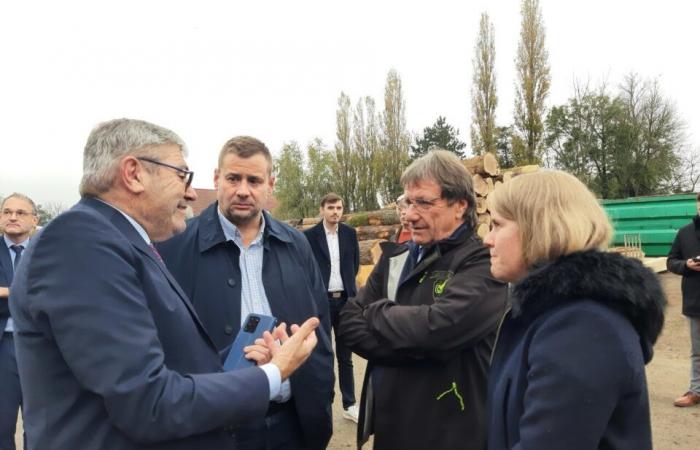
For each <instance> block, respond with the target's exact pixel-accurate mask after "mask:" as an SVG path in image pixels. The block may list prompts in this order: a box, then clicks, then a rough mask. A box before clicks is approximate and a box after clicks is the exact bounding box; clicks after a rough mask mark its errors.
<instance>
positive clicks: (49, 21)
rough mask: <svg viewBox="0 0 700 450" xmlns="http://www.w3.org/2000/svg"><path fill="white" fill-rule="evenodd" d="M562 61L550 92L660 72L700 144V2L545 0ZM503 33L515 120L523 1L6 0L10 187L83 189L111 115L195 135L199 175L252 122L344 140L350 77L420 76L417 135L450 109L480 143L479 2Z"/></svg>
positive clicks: (500, 64)
mask: <svg viewBox="0 0 700 450" xmlns="http://www.w3.org/2000/svg"><path fill="white" fill-rule="evenodd" d="M541 6H542V12H543V16H544V22H545V27H546V46H547V48H548V51H549V61H550V66H551V74H552V87H551V92H550V96H549V99H548V104H549V105H557V104H561V103H564V102H565V101H566V100H567V98H568V97H569V96H570V95H571V92H572V85H573V83H574V81H575V80H581V81H590V82H591V83H593V84H597V83H598V82H600V81H601V80H607V82H608V84H609V85H610V86H612V87H616V86H617V85H618V83H619V82H620V81H621V80H622V77H623V75H624V74H626V73H628V72H630V71H636V72H637V73H639V74H640V75H641V76H643V77H645V78H658V79H659V81H660V84H661V87H662V90H663V92H664V93H665V95H666V96H668V97H670V98H672V99H673V100H674V101H675V103H676V106H677V108H678V111H679V113H680V115H681V117H682V118H683V119H684V120H685V122H686V125H687V134H688V141H689V143H691V145H693V146H694V147H700V90H699V89H698V85H699V82H700V77H699V76H698V74H697V73H696V70H697V69H696V68H697V63H696V61H695V60H696V59H697V47H698V44H699V43H700V27H699V26H698V24H697V21H698V19H699V18H700V14H699V13H700V2H697V1H694V0H665V1H660V0H657V1H647V0H607V1H604V0H587V1H577V2H573V1H565V0H559V1H557V0H541ZM482 11H487V12H488V13H489V15H490V16H491V20H492V22H493V24H494V26H495V31H496V63H497V67H496V70H497V80H498V96H499V105H498V110H497V122H498V124H499V125H505V124H510V123H512V111H513V97H514V83H515V69H514V58H515V51H516V48H517V43H518V38H519V31H520V2H519V1H518V0H490V1H465V0H461V1H441V0H432V1H421V2H410V1H406V0H404V1H381V0H374V1H364V0H355V1H352V2H347V1H345V2H337V1H331V0H326V1H303V0H297V1H258V2H233V1H208V0H199V1H197V2H193V1H173V0H170V1H166V0H150V1H146V0H141V1H133V0H122V1H112V2H104V1H95V0H93V1H71V0H67V1H48V0H46V1H31V0H25V1H21V2H17V1H15V2H9V1H7V2H2V3H1V4H0V52H1V53H0V56H1V61H2V66H1V67H2V70H0V123H2V125H1V126H0V142H1V143H2V144H1V145H2V147H1V150H0V167H2V168H1V169H0V194H7V193H9V192H12V191H20V192H24V193H26V194H28V195H29V196H31V197H33V198H34V199H35V200H36V201H37V202H39V203H47V202H60V203H63V204H64V205H66V206H69V205H70V204H72V203H74V202H75V201H77V199H78V193H77V186H78V182H79V180H80V174H81V165H82V148H83V146H84V144H85V140H86V138H87V135H88V134H89V132H90V130H91V129H92V127H93V126H94V125H96V124H97V123H99V122H101V121H104V120H109V119H113V118H117V117H131V118H139V119H145V120H149V121H152V122H155V123H157V124H159V125H163V126H166V127H168V128H171V129H173V130H174V131H176V132H177V133H178V134H179V135H180V136H181V137H182V138H183V139H184V140H185V141H186V142H187V144H188V146H189V148H190V156H189V158H188V162H189V165H190V167H191V168H192V169H193V170H194V171H195V172H196V175H195V181H194V185H195V187H212V176H213V170H214V167H215V163H216V155H217V152H218V149H219V148H220V147H221V145H222V144H223V143H224V142H225V141H226V140H227V139H228V138H230V137H232V136H235V135H240V134H249V135H252V136H255V137H258V138H260V139H261V140H263V141H264V142H266V143H267V144H268V146H269V147H270V149H271V150H272V151H273V153H277V152H279V149H280V148H281V146H282V143H283V142H286V141H290V140H296V141H297V142H299V143H300V144H301V145H302V146H303V145H305V144H306V143H307V142H308V141H310V140H311V139H312V138H313V137H316V136H318V137H320V138H322V139H323V140H324V142H325V143H326V145H327V146H328V147H329V148H331V147H332V146H333V144H334V142H335V111H336V107H337V99H338V96H339V94H340V92H341V91H344V92H346V93H347V94H348V95H350V96H351V99H352V101H353V103H355V102H356V101H357V99H358V98H359V97H360V96H365V95H371V96H373V97H374V98H375V99H377V101H378V102H379V103H381V102H382V98H383V90H384V83H385V80H386V74H387V72H388V71H389V69H391V68H394V69H396V70H397V71H398V72H399V74H400V75H401V78H402V81H403V91H404V96H405V99H406V119H407V124H408V128H409V130H410V131H412V132H420V131H422V129H423V128H424V127H426V126H428V125H431V124H432V123H433V122H434V121H435V120H436V119H437V116H438V115H443V116H446V117H447V121H448V123H450V124H451V125H453V126H456V127H457V128H459V129H460V132H461V136H462V139H463V140H465V141H467V142H468V136H469V125H470V117H471V107H470V94H469V92H470V89H471V76H472V70H471V67H472V57H473V53H474V43H475V39H476V35H477V30H478V23H479V15H480V13H481V12H482Z"/></svg>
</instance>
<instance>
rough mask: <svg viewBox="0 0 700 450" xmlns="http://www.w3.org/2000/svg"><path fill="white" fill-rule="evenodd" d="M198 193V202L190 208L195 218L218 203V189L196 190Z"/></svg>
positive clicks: (194, 202)
mask: <svg viewBox="0 0 700 450" xmlns="http://www.w3.org/2000/svg"><path fill="white" fill-rule="evenodd" d="M194 190H195V191H197V200H195V201H193V202H192V203H191V204H190V206H191V207H192V212H193V213H194V215H195V216H198V215H199V214H200V213H201V212H202V211H204V209H205V208H206V207H207V206H209V205H211V204H212V203H214V202H215V201H216V189H197V188H195V189H194Z"/></svg>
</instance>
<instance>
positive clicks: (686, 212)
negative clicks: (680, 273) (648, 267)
mask: <svg viewBox="0 0 700 450" xmlns="http://www.w3.org/2000/svg"><path fill="white" fill-rule="evenodd" d="M695 199H696V196H695V194H679V195H659V196H651V197H633V198H625V199H621V200H601V201H600V203H601V204H602V205H603V208H604V209H605V212H607V213H608V216H609V217H610V220H611V221H612V224H613V227H614V228H615V237H614V238H613V244H612V245H614V246H621V245H623V244H624V242H625V235H626V234H627V235H630V236H633V235H639V237H640V238H641V242H642V250H643V251H644V253H645V254H646V256H666V255H668V251H669V250H670V248H671V244H672V243H673V239H674V238H675V237H676V233H677V232H678V229H679V228H681V227H683V226H684V225H687V224H688V223H689V222H690V221H691V220H692V219H693V217H694V216H695V215H696V214H697V209H696V200H695Z"/></svg>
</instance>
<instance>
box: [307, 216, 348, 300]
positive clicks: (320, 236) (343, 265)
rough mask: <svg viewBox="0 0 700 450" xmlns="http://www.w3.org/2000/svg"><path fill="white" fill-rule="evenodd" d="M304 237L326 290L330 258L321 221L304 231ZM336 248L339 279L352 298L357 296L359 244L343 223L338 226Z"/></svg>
mask: <svg viewBox="0 0 700 450" xmlns="http://www.w3.org/2000/svg"><path fill="white" fill-rule="evenodd" d="M304 235H305V236H306V239H308V240H309V244H311V250H312V251H313V252H314V257H315V258H316V262H317V263H318V267H319V269H321V276H323V283H324V285H325V286H326V290H328V282H329V281H330V279H331V257H330V253H329V251H328V241H327V240H326V230H325V229H324V228H323V221H321V222H319V223H317V224H316V225H314V226H313V227H311V228H309V229H308V230H306V231H304ZM338 247H339V248H340V278H341V279H342V280H343V287H345V293H346V294H347V296H348V297H354V296H355V295H357V288H356V286H355V276H357V270H358V269H359V268H360V244H359V243H358V242H357V232H356V231H355V229H354V228H352V227H349V226H347V225H345V224H344V223H339V224H338Z"/></svg>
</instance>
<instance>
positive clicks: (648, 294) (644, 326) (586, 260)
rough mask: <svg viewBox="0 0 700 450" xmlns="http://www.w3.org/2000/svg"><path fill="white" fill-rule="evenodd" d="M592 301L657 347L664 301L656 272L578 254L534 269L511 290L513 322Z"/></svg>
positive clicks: (614, 257)
mask: <svg viewBox="0 0 700 450" xmlns="http://www.w3.org/2000/svg"><path fill="white" fill-rule="evenodd" d="M580 300H593V301H596V302H599V303H602V304H604V305H606V306H607V307H609V308H610V309H613V310H615V311H618V312H619V313H621V314H622V315H624V316H625V317H627V319H628V320H629V321H630V322H631V323H632V325H633V326H634V328H635V329H636V330H637V332H638V333H639V335H640V337H641V338H642V339H643V340H648V342H649V343H651V344H653V343H655V342H656V339H657V337H658V336H659V333H661V328H662V327H663V324H664V308H665V306H666V297H665V295H664V292H663V290H662V289H661V284H660V283H659V280H658V278H657V276H656V274H655V273H654V272H652V271H651V270H649V269H647V268H646V267H644V266H643V265H642V263H641V262H640V261H638V260H636V259H632V258H627V257H624V256H622V255H619V254H616V253H605V252H600V251H585V252H576V253H572V254H570V255H566V256H561V257H559V258H557V259H555V260H553V261H549V262H546V263H542V264H538V265H536V266H535V267H534V268H533V269H532V270H531V271H530V272H529V273H528V274H527V276H526V277H525V278H524V279H522V280H521V281H520V282H518V283H517V284H516V285H515V286H514V287H513V295H512V299H511V303H512V305H511V306H512V311H513V317H518V318H519V319H520V320H524V321H532V320H534V319H535V318H536V317H537V316H539V315H540V314H542V313H544V312H546V311H548V310H551V309H553V308H555V307H557V306H560V305H562V304H565V303H570V302H575V301H580Z"/></svg>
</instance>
